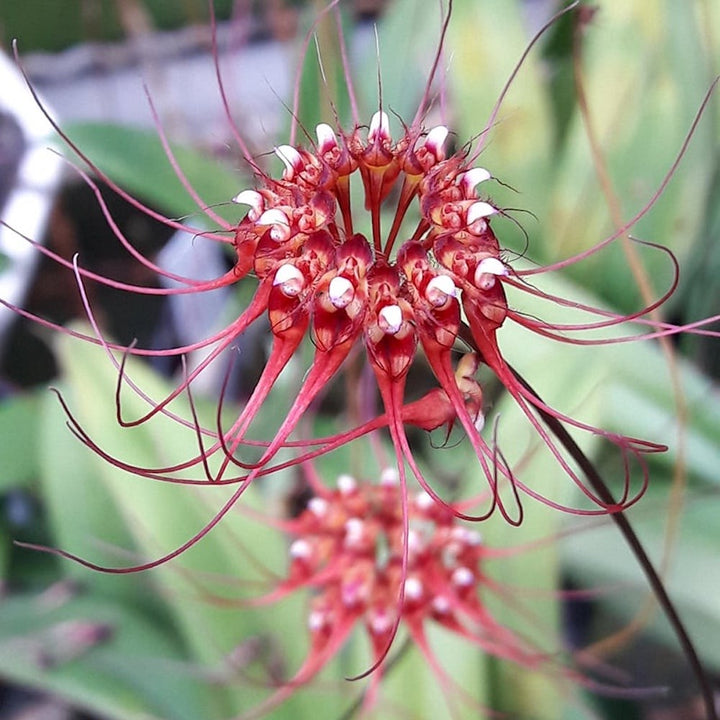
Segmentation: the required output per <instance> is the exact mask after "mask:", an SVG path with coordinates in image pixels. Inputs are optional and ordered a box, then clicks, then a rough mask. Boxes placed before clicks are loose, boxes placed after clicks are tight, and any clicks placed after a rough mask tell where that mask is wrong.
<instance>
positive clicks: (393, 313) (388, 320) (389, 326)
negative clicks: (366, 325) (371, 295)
mask: <svg viewBox="0 0 720 720" xmlns="http://www.w3.org/2000/svg"><path fill="white" fill-rule="evenodd" d="M402 322H403V314H402V309H401V308H400V306H399V305H386V306H385V307H384V308H382V310H380V312H379V313H378V324H379V325H380V327H381V329H382V330H383V332H384V333H386V334H387V335H395V334H396V333H397V332H398V331H399V330H400V328H401V327H402Z"/></svg>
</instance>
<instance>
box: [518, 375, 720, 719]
mask: <svg viewBox="0 0 720 720" xmlns="http://www.w3.org/2000/svg"><path fill="white" fill-rule="evenodd" d="M511 369H512V368H511ZM512 372H513V374H514V375H515V378H516V379H517V381H518V382H519V383H520V384H521V385H522V386H523V387H524V388H525V389H526V390H527V391H528V392H530V393H532V394H533V395H534V396H535V397H536V398H537V399H538V400H540V401H541V402H542V400H541V398H540V396H539V395H538V394H537V393H536V392H535V390H534V389H533V388H532V387H531V386H530V384H529V383H528V382H527V381H526V380H525V379H524V378H523V377H522V376H521V375H520V374H519V373H518V372H517V371H516V370H514V369H512ZM535 409H536V410H537V413H538V415H540V417H541V418H542V420H543V422H544V423H545V424H546V425H547V426H548V428H549V429H550V431H551V432H552V433H553V434H554V435H555V437H556V438H557V439H558V440H559V441H560V443H561V444H562V445H563V446H564V447H565V449H566V450H567V451H568V453H569V454H570V456H571V457H572V458H573V460H575V462H577V464H578V466H579V467H580V469H581V470H582V471H583V473H584V474H585V477H587V479H588V481H589V482H590V485H591V487H592V489H593V490H594V491H595V492H596V493H597V494H598V496H599V497H600V498H601V499H602V501H603V502H604V503H606V504H607V505H615V504H616V502H615V499H614V498H613V495H612V493H611V492H610V489H609V488H608V486H607V485H606V484H605V481H604V480H603V479H602V478H601V477H600V474H599V473H598V471H597V470H596V469H595V466H594V465H593V464H592V462H590V460H589V459H588V457H587V456H586V455H585V453H583V451H582V450H581V449H580V447H579V446H578V445H577V443H576V442H575V441H574V440H573V439H572V437H571V436H570V433H568V431H567V430H566V429H565V427H564V426H563V424H562V423H561V422H560V421H559V420H558V419H557V418H556V417H553V416H552V415H550V414H549V413H547V412H545V411H544V410H542V409H541V408H539V407H536V408H535ZM611 517H612V519H613V521H614V522H615V524H616V525H617V527H618V529H619V530H620V532H621V533H622V536H623V537H624V538H625V542H626V543H627V544H628V546H629V547H630V550H631V551H632V553H633V555H635V558H636V559H637V561H638V563H639V565H640V567H641V568H642V570H643V572H644V573H645V577H646V578H647V581H648V583H649V584H650V587H651V588H652V590H653V592H654V593H655V597H656V598H657V601H658V602H659V603H660V607H662V609H663V611H664V612H665V616H666V617H667V619H668V622H669V623H670V625H671V627H672V629H673V631H674V632H675V635H676V637H677V639H678V641H679V642H680V646H681V647H682V650H683V653H684V654H685V657H686V658H687V661H688V662H689V664H690V668H691V670H692V672H693V674H694V675H695V679H696V680H697V683H698V686H699V687H700V691H701V693H702V696H703V701H704V704H705V709H706V711H707V720H718V716H717V713H716V711H715V700H714V698H713V691H712V687H711V686H710V681H709V679H708V677H707V675H706V673H705V670H704V668H703V666H702V663H701V662H700V658H699V657H698V654H697V651H696V650H695V646H694V645H693V642H692V640H691V639H690V636H689V635H688V633H687V630H686V629H685V625H684V624H683V621H682V620H681V619H680V615H679V614H678V612H677V610H676V609H675V605H674V604H673V601H672V600H671V599H670V596H669V595H668V593H667V590H666V589H665V586H664V585H663V582H662V580H661V579H660V576H659V575H658V573H657V571H656V570H655V567H654V566H653V564H652V562H651V561H650V558H649V557H648V554H647V553H646V552H645V548H644V547H643V545H642V543H641V542H640V538H638V536H637V534H636V533H635V531H634V530H633V528H632V526H631V525H630V521H629V520H628V519H627V516H626V515H625V513H623V512H622V511H618V512H615V513H612V515H611Z"/></svg>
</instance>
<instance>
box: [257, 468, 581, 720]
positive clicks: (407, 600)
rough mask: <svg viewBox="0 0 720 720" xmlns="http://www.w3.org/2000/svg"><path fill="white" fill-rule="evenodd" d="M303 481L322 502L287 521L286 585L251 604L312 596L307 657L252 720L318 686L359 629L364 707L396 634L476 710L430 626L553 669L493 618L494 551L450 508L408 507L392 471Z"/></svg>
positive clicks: (425, 502)
mask: <svg viewBox="0 0 720 720" xmlns="http://www.w3.org/2000/svg"><path fill="white" fill-rule="evenodd" d="M305 474H306V477H307V479H308V482H309V483H310V485H311V487H312V489H313V491H314V492H315V493H316V494H315V495H314V496H313V497H312V498H311V499H310V500H309V502H308V504H307V507H306V508H305V509H304V510H303V511H302V512H301V513H300V514H299V515H298V516H297V517H296V518H293V519H291V520H287V521H285V522H284V523H283V526H284V529H285V530H286V531H287V532H288V534H289V535H290V536H291V538H292V542H291V544H290V547H289V568H288V571H287V577H286V578H285V579H284V580H282V581H280V583H279V584H278V585H277V587H276V588H275V589H274V590H273V591H272V592H271V593H269V594H268V595H266V596H264V597H261V598H259V599H257V600H256V601H253V604H257V605H265V604H269V603H275V602H278V601H280V600H282V598H284V597H285V596H287V595H289V594H292V593H295V592H297V591H299V590H302V589H308V590H310V591H311V593H312V594H311V597H310V602H309V608H308V611H307V616H306V623H307V629H308V633H309V635H310V643H309V649H308V653H307V657H306V659H305V662H304V663H303V665H302V667H301V668H300V669H299V670H298V671H297V673H296V674H295V676H294V677H293V678H292V679H291V680H290V681H289V682H288V683H286V684H284V685H283V686H282V687H281V688H280V689H278V690H277V692H276V693H275V694H274V695H273V696H271V697H270V698H269V699H268V700H267V701H266V703H264V704H263V705H262V706H261V707H260V708H258V709H257V710H256V711H254V712H253V716H256V715H258V716H259V715H260V714H261V713H263V712H265V711H266V710H267V709H268V708H269V707H270V706H273V705H275V704H278V703H280V702H282V701H283V700H285V699H286V698H287V697H288V696H289V695H290V694H292V693H293V692H294V691H295V690H296V689H297V687H298V686H300V685H304V684H305V683H307V682H308V681H309V680H311V679H312V678H313V677H314V676H315V675H316V674H317V673H319V672H320V670H321V669H322V668H323V666H324V665H325V664H326V663H328V662H329V661H330V660H331V659H332V658H333V657H334V656H335V655H336V654H337V653H338V651H339V649H340V648H341V647H342V646H343V645H344V644H345V642H346V641H347V640H348V638H349V636H350V635H351V633H353V631H355V630H356V629H360V630H361V631H362V632H363V633H364V634H365V636H366V638H367V640H368V641H369V647H370V652H371V657H372V658H373V665H372V668H373V669H376V671H375V672H374V673H372V675H371V678H370V686H369V688H368V689H367V691H366V693H365V699H364V706H365V707H366V708H369V707H371V706H373V705H374V704H375V702H376V700H377V692H378V689H379V685H380V682H381V679H382V675H383V666H382V665H381V664H380V663H381V661H382V659H383V658H384V657H385V655H386V653H387V650H388V647H389V645H390V643H391V642H392V640H393V637H394V634H395V632H396V631H397V630H398V628H404V629H405V630H406V631H407V633H408V634H409V636H410V637H411V638H412V640H413V643H414V645H415V646H416V647H417V648H418V649H419V651H420V652H421V653H422V654H423V656H424V658H425V660H426V662H427V664H428V665H429V667H430V668H432V670H433V672H434V673H435V675H436V676H437V678H438V680H439V681H440V683H441V686H442V688H443V690H444V691H445V693H446V695H447V697H448V702H450V703H451V704H452V703H458V702H460V701H462V702H471V700H470V698H471V693H468V692H467V689H465V690H463V689H462V688H460V687H459V686H457V685H456V683H455V682H454V681H453V680H452V679H451V678H450V677H448V676H447V674H446V673H445V671H444V670H443V668H442V664H441V663H440V661H439V659H438V658H437V657H436V656H435V654H434V652H433V649H432V647H431V643H430V642H429V639H428V637H427V628H428V627H429V626H430V625H436V626H438V627H442V628H444V629H445V630H446V631H447V632H450V633H453V634H455V635H457V636H459V637H461V638H463V639H465V640H467V641H468V642H470V643H471V644H473V645H475V646H477V647H478V648H479V649H481V650H482V651H484V652H487V653H489V654H491V655H493V656H495V657H500V658H506V659H510V660H512V661H514V662H517V663H520V664H522V665H525V666H527V667H531V668H538V667H539V666H541V665H542V664H543V663H549V658H548V657H547V656H546V655H543V653H541V652H540V651H539V650H537V649H534V648H532V647H531V646H529V645H528V644H527V643H526V642H524V641H523V640H521V639H520V638H519V637H518V636H516V635H515V634H514V633H513V632H511V631H510V630H508V629H506V628H504V627H502V626H501V625H499V624H498V623H497V622H495V620H494V619H493V617H492V615H491V614H490V612H489V610H488V609H487V606H486V604H485V602H484V598H483V595H484V594H485V593H486V592H488V591H490V592H491V591H492V590H493V588H494V583H493V581H492V580H490V579H489V578H486V577H485V574H484V570H483V563H484V560H485V559H486V558H487V557H489V556H490V557H491V556H492V552H491V551H489V550H488V549H487V548H486V547H485V545H484V543H483V540H482V537H481V535H480V533H478V532H477V531H476V530H474V529H470V528H469V527H468V525H467V523H464V522H463V521H460V520H458V518H457V517H455V515H454V514H453V512H452V511H451V508H449V507H444V506H441V505H439V504H438V503H437V502H435V500H433V499H432V498H431V497H430V496H429V495H428V494H427V493H425V492H424V491H420V492H419V493H417V494H414V495H413V497H412V499H411V500H410V502H409V503H408V505H407V508H406V509H405V508H404V500H403V496H402V490H401V488H400V486H399V484H398V473H397V471H396V470H395V468H386V469H385V470H384V471H382V472H381V473H380V476H379V480H378V482H375V483H371V482H368V481H365V480H356V479H355V478H354V477H352V476H350V475H341V476H339V477H338V478H337V480H336V482H335V487H334V488H329V487H327V486H325V485H324V484H322V483H321V482H320V480H319V478H317V476H316V475H315V471H314V470H313V469H312V468H306V473H305ZM404 512H407V515H408V520H409V527H408V529H407V530H406V523H405V519H404V517H403V513H404ZM406 532H407V538H406ZM406 547H407V557H405V556H406ZM559 669H560V671H561V673H569V672H570V671H569V670H568V669H567V668H559ZM365 674H367V673H365ZM461 704H462V703H461Z"/></svg>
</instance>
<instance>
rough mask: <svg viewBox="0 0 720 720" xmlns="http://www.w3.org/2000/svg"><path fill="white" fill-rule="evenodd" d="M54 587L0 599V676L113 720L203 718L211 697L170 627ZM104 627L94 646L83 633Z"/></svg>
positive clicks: (116, 605) (98, 598)
mask: <svg viewBox="0 0 720 720" xmlns="http://www.w3.org/2000/svg"><path fill="white" fill-rule="evenodd" d="M68 592H70V595H64V591H63V590H62V589H61V588H60V587H59V586H57V585H56V586H54V587H51V588H49V589H48V590H47V591H46V592H45V593H43V594H39V595H32V596H23V595H17V596H14V597H11V598H6V599H5V600H4V601H3V608H2V614H0V674H1V675H2V676H3V678H4V679H6V680H9V681H11V682H15V683H21V684H23V685H25V686H27V687H31V688H35V689H37V690H40V691H43V692H50V693H53V694H57V695H59V696H60V697H62V698H63V699H65V700H66V701H67V702H68V703H70V704H71V705H73V706H74V707H77V708H81V709H83V710H86V711H88V712H93V713H96V714H99V715H101V716H102V717H104V718H113V719H116V720H151V719H156V720H195V719H196V718H199V717H208V709H209V708H210V707H212V705H213V695H214V694H215V691H214V690H213V689H211V688H210V687H209V686H208V685H207V684H206V683H205V681H204V680H203V679H202V677H201V676H200V675H198V674H197V673H196V671H195V670H194V669H193V667H192V665H191V663H189V662H188V661H187V660H186V659H185V658H184V656H183V654H182V649H181V647H180V644H179V643H178V642H177V640H176V639H175V638H173V636H172V634H171V632H170V628H169V627H167V626H166V625H165V624H164V623H159V622H158V621H157V619H156V618H155V619H153V618H151V617H149V616H147V615H144V614H143V613H142V612H139V611H138V610H136V609H134V608H132V607H130V606H128V605H127V604H123V603H120V602H117V601H113V600H110V599H108V598H107V597H103V596H102V595H98V594H95V593H86V592H84V591H82V590H80V591H72V590H68ZM92 627H97V628H99V627H103V628H106V629H107V634H105V633H103V632H102V631H101V634H100V636H98V637H97V639H96V642H91V643H90V645H87V646H86V645H84V642H83V639H82V638H83V634H84V633H86V632H89V633H90V634H91V635H92V632H93V631H92V629H91V628H92Z"/></svg>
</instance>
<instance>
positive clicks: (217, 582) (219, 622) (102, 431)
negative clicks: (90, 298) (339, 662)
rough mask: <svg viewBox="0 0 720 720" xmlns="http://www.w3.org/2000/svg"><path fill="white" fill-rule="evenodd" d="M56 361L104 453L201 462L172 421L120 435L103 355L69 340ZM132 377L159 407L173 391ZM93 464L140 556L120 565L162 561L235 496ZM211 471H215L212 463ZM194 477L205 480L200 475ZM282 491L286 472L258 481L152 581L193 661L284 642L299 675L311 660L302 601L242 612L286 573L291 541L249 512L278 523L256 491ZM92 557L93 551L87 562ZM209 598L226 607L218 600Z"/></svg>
mask: <svg viewBox="0 0 720 720" xmlns="http://www.w3.org/2000/svg"><path fill="white" fill-rule="evenodd" d="M60 354H61V358H62V361H63V366H64V368H65V375H66V378H67V380H66V382H67V384H68V388H69V393H68V397H69V399H70V402H71V404H72V407H73V410H74V411H76V412H77V416H78V419H79V421H80V422H81V423H82V424H83V427H85V428H86V429H87V430H88V432H89V433H90V434H91V435H92V437H93V439H94V441H96V442H97V443H98V445H99V446H100V447H102V448H103V449H104V450H105V451H106V452H108V453H110V454H113V455H116V456H118V457H121V458H122V459H123V460H124V461H126V462H131V463H136V464H138V465H141V466H144V467H158V466H163V465H168V464H173V463H176V462H178V461H181V460H183V459H186V458H188V457H192V456H193V455H195V454H197V452H198V449H197V440H196V437H195V432H194V431H193V430H192V429H191V428H187V427H183V426H182V425H180V424H179V423H178V422H177V421H175V420H171V419H169V418H165V417H162V416H159V417H156V418H154V419H153V420H152V421H151V422H148V423H145V424H143V425H141V426H140V427H138V428H132V429H121V428H119V427H118V426H117V423H116V419H115V408H114V402H113V400H112V398H113V394H114V387H115V384H116V372H117V371H116V370H115V368H114V367H113V365H112V363H111V362H110V361H109V359H108V358H107V357H105V356H104V353H103V351H102V350H101V349H99V348H97V347H93V346H90V345H88V344H84V343H78V342H73V341H71V340H69V339H65V338H63V340H62V341H61V343H60ZM127 376H128V377H129V378H132V380H133V381H134V382H136V383H137V384H138V385H139V386H140V387H142V389H143V391H144V392H145V393H147V394H148V395H149V396H150V397H153V398H154V399H155V400H156V401H157V400H159V399H161V398H162V397H164V396H166V395H167V394H168V393H169V391H170V388H169V387H168V386H167V385H166V384H165V383H164V382H163V381H161V380H159V379H158V378H157V377H156V376H155V375H154V373H152V372H151V371H150V370H149V369H147V368H146V367H145V366H144V365H143V364H142V363H139V362H133V361H131V362H129V363H128V367H127ZM122 406H123V414H124V416H125V417H128V418H133V417H139V416H141V415H142V414H143V413H145V412H147V410H148V407H149V406H148V405H147V403H146V402H145V401H144V400H142V399H141V398H140V397H138V396H137V395H136V394H134V393H133V392H132V391H128V392H123V399H122ZM170 409H171V410H172V411H173V412H179V413H180V414H181V415H182V416H183V417H186V418H190V413H189V408H188V406H187V401H186V399H185V398H182V399H178V400H177V401H175V402H173V403H172V404H171V406H170ZM208 410H209V412H204V413H203V414H202V417H203V418H204V420H205V422H204V425H205V426H207V427H213V426H214V419H213V418H214V412H213V411H212V410H211V408H208ZM88 455H89V457H88V461H89V462H90V463H91V465H92V466H93V467H94V471H95V473H96V475H95V478H96V479H95V482H98V481H99V482H100V483H101V485H102V487H103V488H104V490H105V492H107V493H108V494H109V497H110V498H111V499H110V501H109V503H108V507H109V508H113V512H114V513H117V514H118V515H119V516H120V517H121V518H122V520H123V522H124V524H125V527H126V528H127V529H128V531H129V532H130V534H131V535H132V538H133V544H134V546H135V547H136V548H137V552H132V548H127V547H125V548H120V549H119V550H121V551H124V554H123V552H118V553H117V555H116V557H117V558H118V559H117V560H116V561H115V562H114V563H113V564H114V565H128V564H135V563H137V562H142V561H143V560H148V559H152V558H157V557H160V556H162V555H164V554H166V553H168V552H170V551H172V550H173V549H174V548H176V547H179V546H180V545H181V544H183V543H184V542H186V541H187V540H188V539H189V538H190V537H192V536H193V535H194V534H195V533H197V532H198V531H200V530H201V529H202V528H203V526H204V525H205V524H206V523H208V522H209V521H210V520H211V518H212V517H213V515H214V514H215V513H216V512H217V511H218V509H219V508H220V507H221V506H222V504H223V503H224V502H226V501H227V500H228V498H229V497H230V496H231V495H232V493H233V492H235V491H236V490H237V486H225V487H222V486H214V487H212V486H211V484H210V483H208V484H207V486H205V487H190V486H180V485H174V484H168V483H161V482H158V481H157V480H152V479H148V478H144V477H138V476H135V475H131V474H128V473H126V472H123V471H121V470H119V469H118V468H116V467H113V466H112V465H111V464H110V463H108V462H107V461H104V460H102V459H101V458H99V457H93V456H92V454H91V453H89V451H88ZM211 465H215V466H216V465H217V463H215V462H214V461H213V460H211ZM194 474H195V476H200V477H202V468H201V467H200V468H197V469H196V470H195V473H194ZM276 482H282V474H281V473H278V474H277V476H275V475H274V476H272V477H271V478H268V479H267V480H263V481H262V482H260V481H258V483H257V486H256V485H253V486H252V487H250V488H249V489H248V490H247V491H246V492H245V493H244V494H243V495H242V497H241V498H240V500H239V502H238V503H237V505H238V507H237V509H235V510H232V511H231V512H230V513H229V514H228V515H227V516H226V517H225V518H224V519H223V520H222V521H221V522H220V523H219V524H218V526H217V527H215V528H213V529H212V531H211V532H209V533H208V534H207V535H206V536H205V537H204V538H203V539H202V540H201V541H200V542H199V543H197V545H195V546H194V547H192V548H191V549H190V550H188V551H187V552H185V553H183V554H182V556H181V557H180V558H178V559H176V560H174V561H172V562H171V563H168V564H167V565H163V566H161V567H159V568H157V569H155V570H153V571H150V572H148V573H146V575H148V576H149V578H150V582H151V583H152V584H153V586H154V587H157V588H158V590H159V591H160V593H161V595H162V597H163V599H164V602H165V604H166V606H167V608H168V610H169V613H170V616H171V617H172V619H173V620H174V622H176V623H177V625H178V628H179V630H180V633H181V636H182V637H183V639H184V641H185V642H186V643H187V645H188V650H189V653H190V655H191V657H193V658H194V659H195V660H196V661H197V662H198V663H201V664H202V665H203V666H208V665H209V666H211V667H214V666H217V665H218V664H220V665H222V664H223V663H226V662H227V660H226V656H227V654H228V653H230V652H231V651H233V649H234V648H236V647H237V646H239V645H241V644H242V643H243V642H245V641H247V640H249V639H252V638H258V639H260V640H262V639H263V638H268V637H271V636H276V637H278V638H279V642H280V645H279V652H280V653H281V655H282V656H283V657H287V663H288V667H289V668H292V667H294V666H299V663H300V660H301V658H302V655H303V653H304V651H305V645H306V630H305V622H304V620H302V621H301V623H300V625H299V626H298V617H302V613H298V607H299V604H300V605H301V604H302V598H295V599H294V600H286V601H284V602H282V603H278V604H277V605H274V606H273V607H272V608H267V607H260V608H256V609H252V608H250V607H247V606H244V605H243V602H244V601H247V600H249V599H251V598H253V597H256V596H258V595H262V594H263V593H265V592H269V591H270V590H271V589H272V588H273V587H274V582H277V580H275V581H273V578H272V576H270V577H268V575H266V574H263V573H261V572H259V571H258V567H259V566H264V567H266V568H267V570H268V571H270V572H271V573H282V572H284V569H285V564H286V560H285V554H286V539H285V538H284V537H283V535H282V533H281V532H279V531H278V530H277V529H275V528H273V527H271V526H270V525H269V524H265V523H263V522H258V521H256V520H254V519H253V518H252V516H250V515H249V514H248V513H247V511H248V510H252V511H253V512H256V513H260V514H263V515H269V516H272V515H273V513H277V512H279V511H280V510H281V509H282V508H281V507H279V506H277V505H275V503H276V502H278V501H274V500H272V499H271V498H272V493H269V494H266V493H265V492H263V491H262V490H261V489H260V486H261V485H269V486H272V485H273V484H274V483H276ZM74 549H75V550H77V548H74ZM128 550H131V552H130V553H129V554H128V553H127V551H128ZM91 551H92V547H90V548H89V549H88V550H87V551H86V552H85V553H82V554H84V555H88V554H90V552H91ZM208 593H209V596H208ZM213 595H218V596H220V597H222V598H224V599H223V600H216V601H214V600H213V599H212V596H213ZM260 674H261V673H260ZM267 694H268V691H267V690H263V689H262V686H261V685H258V686H256V687H253V686H252V684H251V685H250V686H247V684H246V685H245V686H244V687H243V688H242V689H241V688H239V687H235V686H229V687H228V688H227V691H226V692H224V693H223V692H219V693H218V694H217V707H218V708H222V707H224V708H225V710H224V712H225V713H228V712H238V711H241V710H244V711H246V710H249V709H250V708H251V707H252V706H253V705H254V704H256V702H257V701H258V700H259V699H261V698H262V697H263V696H267ZM300 701H301V700H300V699H298V700H296V701H295V702H300ZM221 714H222V713H221ZM208 716H209V715H208ZM213 716H214V715H213Z"/></svg>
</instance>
